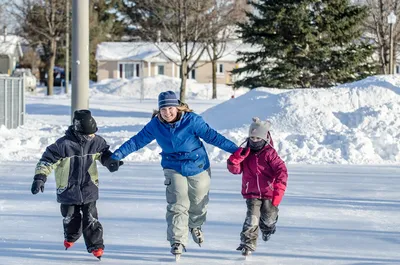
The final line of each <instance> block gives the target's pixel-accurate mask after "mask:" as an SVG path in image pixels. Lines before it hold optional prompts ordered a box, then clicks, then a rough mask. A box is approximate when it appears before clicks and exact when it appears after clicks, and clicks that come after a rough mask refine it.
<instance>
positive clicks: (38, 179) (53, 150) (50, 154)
mask: <svg viewBox="0 0 400 265" xmlns="http://www.w3.org/2000/svg"><path fill="white" fill-rule="evenodd" d="M60 162H61V155H60V152H59V150H58V145H57V143H54V144H52V145H50V146H48V147H47V148H46V151H45V152H44V153H43V155H42V158H40V160H39V162H38V163H37V164H36V168H35V176H34V177H33V183H32V187H31V192H32V194H37V193H38V192H39V191H41V192H43V191H44V183H45V182H46V180H47V176H48V175H50V173H51V171H52V170H53V169H54V168H56V167H57V166H58V164H59V163H60Z"/></svg>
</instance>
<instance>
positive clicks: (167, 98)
mask: <svg viewBox="0 0 400 265" xmlns="http://www.w3.org/2000/svg"><path fill="white" fill-rule="evenodd" d="M179 105H180V102H179V100H178V98H177V97H176V95H175V93H174V92H173V91H166V92H161V93H160V95H158V109H161V108H164V107H178V106H179Z"/></svg>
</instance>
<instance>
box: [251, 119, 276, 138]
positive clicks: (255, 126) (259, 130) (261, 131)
mask: <svg viewBox="0 0 400 265" xmlns="http://www.w3.org/2000/svg"><path fill="white" fill-rule="evenodd" d="M270 128H271V122H269V121H261V120H260V118H258V117H254V118H253V123H252V124H250V130H249V137H259V138H261V139H263V140H265V141H266V142H267V144H268V143H269V137H268V131H269V129H270Z"/></svg>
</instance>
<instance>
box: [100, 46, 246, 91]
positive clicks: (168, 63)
mask: <svg viewBox="0 0 400 265" xmlns="http://www.w3.org/2000/svg"><path fill="white" fill-rule="evenodd" d="M241 47H243V44H242V43H241V42H237V41H232V42H228V43H227V45H226V48H225V50H224V53H223V56H222V57H221V58H220V59H219V60H218V62H217V83H218V84H231V83H232V81H233V80H232V75H231V73H230V71H231V70H232V69H234V68H235V67H237V64H236V59H237V51H238V49H239V48H241ZM96 60H97V80H98V81H101V80H104V79H115V78H134V77H152V76H157V75H166V76H169V77H176V78H180V70H179V66H178V65H177V64H175V63H174V62H173V61H175V62H178V64H179V61H180V57H179V54H178V52H177V50H176V46H175V44H173V43H168V42H160V43H152V42H102V43H100V44H99V45H98V46H97V50H96ZM189 64H190V62H189ZM189 79H195V80H196V81H197V82H199V83H211V82H212V65H211V63H210V58H209V55H208V53H207V52H204V53H203V54H202V56H201V57H200V60H199V61H198V62H197V65H196V68H195V69H193V70H192V71H191V72H190V73H189Z"/></svg>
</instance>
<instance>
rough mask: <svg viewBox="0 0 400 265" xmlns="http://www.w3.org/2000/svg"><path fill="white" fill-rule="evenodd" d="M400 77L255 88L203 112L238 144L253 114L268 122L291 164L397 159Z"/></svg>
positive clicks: (245, 134)
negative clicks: (327, 86) (293, 87)
mask: <svg viewBox="0 0 400 265" xmlns="http://www.w3.org/2000/svg"><path fill="white" fill-rule="evenodd" d="M398 85H400V79H399V77H393V76H389V77H387V76H374V77H369V78H367V79H365V80H362V81H358V82H354V83H351V84H346V85H342V86H339V87H335V88H330V89H296V90H282V91H280V93H279V91H278V93H277V91H276V90H273V89H272V90H271V89H257V90H252V91H251V92H249V93H247V94H245V95H243V96H241V97H239V98H237V99H232V100H230V101H227V102H224V103H222V104H220V105H217V106H215V107H213V108H211V109H209V110H207V111H205V113H203V116H204V117H205V119H206V120H208V121H209V123H210V125H211V126H213V127H215V128H216V129H219V130H221V131H222V132H224V133H226V134H227V135H228V136H229V137H230V138H233V139H235V140H236V141H237V142H241V141H242V139H244V138H245V137H246V136H247V132H248V126H249V124H250V122H251V116H259V117H260V118H263V119H268V120H271V121H272V124H273V127H272V128H273V129H272V136H273V139H274V142H275V148H276V149H277V150H278V152H279V154H280V156H281V157H282V158H284V159H285V160H286V161H287V162H289V163H313V164H321V163H322V164H330V163H335V164H336V163H337V164H382V163H397V162H400V153H399V150H400V133H399V132H400V119H399V117H400V96H399V94H398V93H399V92H400V89H399V87H398Z"/></svg>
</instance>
